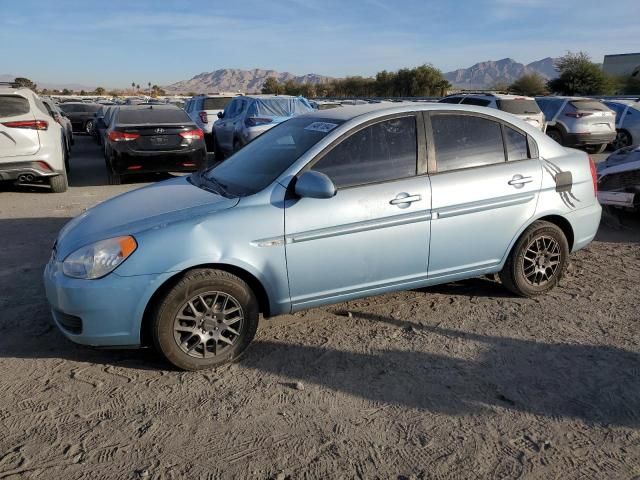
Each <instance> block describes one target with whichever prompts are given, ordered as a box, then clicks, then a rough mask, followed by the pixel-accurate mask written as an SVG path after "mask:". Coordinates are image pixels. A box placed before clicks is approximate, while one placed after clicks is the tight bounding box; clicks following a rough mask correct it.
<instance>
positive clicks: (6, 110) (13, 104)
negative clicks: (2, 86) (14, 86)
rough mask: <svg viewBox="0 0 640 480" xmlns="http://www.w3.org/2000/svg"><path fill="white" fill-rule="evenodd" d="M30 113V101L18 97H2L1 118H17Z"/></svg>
mask: <svg viewBox="0 0 640 480" xmlns="http://www.w3.org/2000/svg"><path fill="white" fill-rule="evenodd" d="M25 113H29V101H28V100H27V99H26V98H24V97H20V96H18V95H0V117H17V116H18V115H24V114H25Z"/></svg>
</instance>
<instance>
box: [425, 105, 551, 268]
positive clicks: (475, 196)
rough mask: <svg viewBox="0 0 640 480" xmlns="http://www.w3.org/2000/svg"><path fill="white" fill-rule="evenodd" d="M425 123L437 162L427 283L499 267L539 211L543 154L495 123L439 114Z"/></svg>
mask: <svg viewBox="0 0 640 480" xmlns="http://www.w3.org/2000/svg"><path fill="white" fill-rule="evenodd" d="M427 118H428V119H430V120H427V122H426V123H427V126H428V125H429V124H430V125H431V128H427V131H428V132H430V134H431V136H430V141H429V140H428V144H429V145H430V149H431V148H432V150H430V151H429V153H430V158H434V159H435V164H433V165H430V171H431V170H432V166H433V170H434V173H431V174H430V178H431V190H432V221H431V249H430V251H431V253H430V257H429V277H430V278H438V277H443V278H446V277H453V276H455V275H458V274H462V273H464V274H468V273H470V272H474V271H477V272H481V271H482V270H483V269H489V268H491V267H495V266H496V265H498V264H499V263H500V262H501V260H502V258H503V257H504V256H505V254H506V253H507V249H508V247H509V245H510V243H511V241H512V240H513V238H514V236H515V235H516V233H517V232H518V231H519V230H520V228H521V227H522V226H523V225H525V224H526V223H527V221H528V220H529V219H530V218H531V217H532V216H533V214H534V212H535V207H536V203H537V198H538V191H539V189H540V185H541V181H542V168H541V165H540V161H539V160H538V159H537V158H536V157H537V148H535V147H533V146H532V145H533V144H532V143H530V141H529V139H528V138H527V135H526V134H525V133H524V132H522V131H520V130H519V129H518V128H517V127H515V126H510V125H509V124H507V123H502V122H499V121H498V120H497V119H495V118H494V117H490V116H484V115H478V114H466V113H465V114H460V113H454V112H451V113H446V112H442V113H440V112H438V113H431V114H430V115H428V116H427ZM503 137H504V140H503ZM428 138H429V137H428Z"/></svg>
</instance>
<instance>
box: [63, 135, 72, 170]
mask: <svg viewBox="0 0 640 480" xmlns="http://www.w3.org/2000/svg"><path fill="white" fill-rule="evenodd" d="M63 148H64V168H65V169H66V170H67V172H69V171H71V162H70V157H71V148H70V147H69V144H68V142H67V141H66V140H65V142H64V145H63Z"/></svg>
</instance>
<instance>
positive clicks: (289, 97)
mask: <svg viewBox="0 0 640 480" xmlns="http://www.w3.org/2000/svg"><path fill="white" fill-rule="evenodd" d="M241 98H251V99H259V100H269V99H272V98H285V99H287V100H289V99H292V98H303V97H299V96H295V95H242V96H241Z"/></svg>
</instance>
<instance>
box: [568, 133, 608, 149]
mask: <svg viewBox="0 0 640 480" xmlns="http://www.w3.org/2000/svg"><path fill="white" fill-rule="evenodd" d="M615 139H616V132H608V133H567V134H566V135H565V136H564V141H565V146H567V147H573V146H581V145H602V144H604V143H611V142H613V141H614V140H615Z"/></svg>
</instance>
